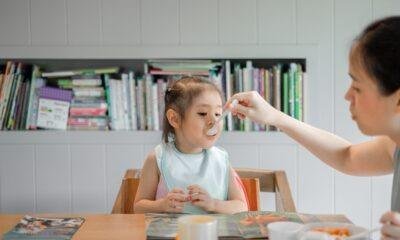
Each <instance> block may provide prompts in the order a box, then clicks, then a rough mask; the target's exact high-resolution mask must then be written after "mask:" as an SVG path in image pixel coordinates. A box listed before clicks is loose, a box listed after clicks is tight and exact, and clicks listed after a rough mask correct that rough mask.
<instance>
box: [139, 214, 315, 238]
mask: <svg viewBox="0 0 400 240" xmlns="http://www.w3.org/2000/svg"><path fill="white" fill-rule="evenodd" d="M184 215H185V214H156V213H149V214H146V225H147V237H148V239H174V238H175V237H176V235H177V231H178V218H179V217H180V216H184ZM209 215H210V216H213V217H215V218H216V219H217V221H218V236H219V239H232V238H236V239H237V238H244V239H246V238H247V239H248V238H265V237H268V231H267V225H268V224H269V223H271V222H277V221H290V222H298V223H308V222H321V220H320V219H319V218H318V216H316V215H310V214H300V213H288V212H270V211H254V212H240V213H235V214H232V215H230V214H209Z"/></svg>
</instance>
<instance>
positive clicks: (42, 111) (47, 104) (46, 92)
mask: <svg viewBox="0 0 400 240" xmlns="http://www.w3.org/2000/svg"><path fill="white" fill-rule="evenodd" d="M39 96H40V98H39V107H38V118H37V126H38V127H41V128H47V129H63V130H65V129H66V128H67V120H68V111H69V105H70V102H71V99H72V92H71V91H68V90H62V89H58V88H51V87H42V88H41V89H40V94H39Z"/></svg>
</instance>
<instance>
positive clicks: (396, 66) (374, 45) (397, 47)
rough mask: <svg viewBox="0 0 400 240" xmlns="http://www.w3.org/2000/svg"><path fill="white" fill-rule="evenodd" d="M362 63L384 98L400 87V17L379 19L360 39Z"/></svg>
mask: <svg viewBox="0 0 400 240" xmlns="http://www.w3.org/2000/svg"><path fill="white" fill-rule="evenodd" d="M356 43H357V44H358V45H357V47H358V48H359V50H360V52H359V53H360V55H359V56H360V57H361V62H362V64H363V66H364V68H365V70H366V71H367V72H368V73H369V74H370V76H372V77H373V79H375V81H377V84H378V88H379V90H380V91H381V93H382V94H383V95H386V96H388V95H390V94H392V93H394V92H395V91H397V90H398V89H399V88H400V16H392V17H387V18H383V19H380V20H377V21H375V22H373V23H371V24H370V25H368V26H367V27H366V28H365V29H364V31H363V32H362V33H361V35H360V36H359V37H358V38H357V39H356Z"/></svg>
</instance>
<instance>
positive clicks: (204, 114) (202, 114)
mask: <svg viewBox="0 0 400 240" xmlns="http://www.w3.org/2000/svg"><path fill="white" fill-rule="evenodd" d="M197 114H199V115H200V116H202V117H205V116H207V113H206V112H198V113H197Z"/></svg>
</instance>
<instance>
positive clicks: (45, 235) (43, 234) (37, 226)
mask: <svg viewBox="0 0 400 240" xmlns="http://www.w3.org/2000/svg"><path fill="white" fill-rule="evenodd" d="M84 221H85V219H84V218H81V217H74V218H41V217H32V216H29V215H26V216H24V217H23V218H22V219H21V220H20V222H19V223H18V224H17V225H16V226H15V227H14V228H13V229H12V230H10V231H9V232H7V233H6V234H4V235H3V239H4V240H11V239H53V240H58V239H71V238H72V236H73V235H74V233H75V232H76V231H77V230H78V229H79V227H80V226H81V225H82V224H83V222H84Z"/></svg>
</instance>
